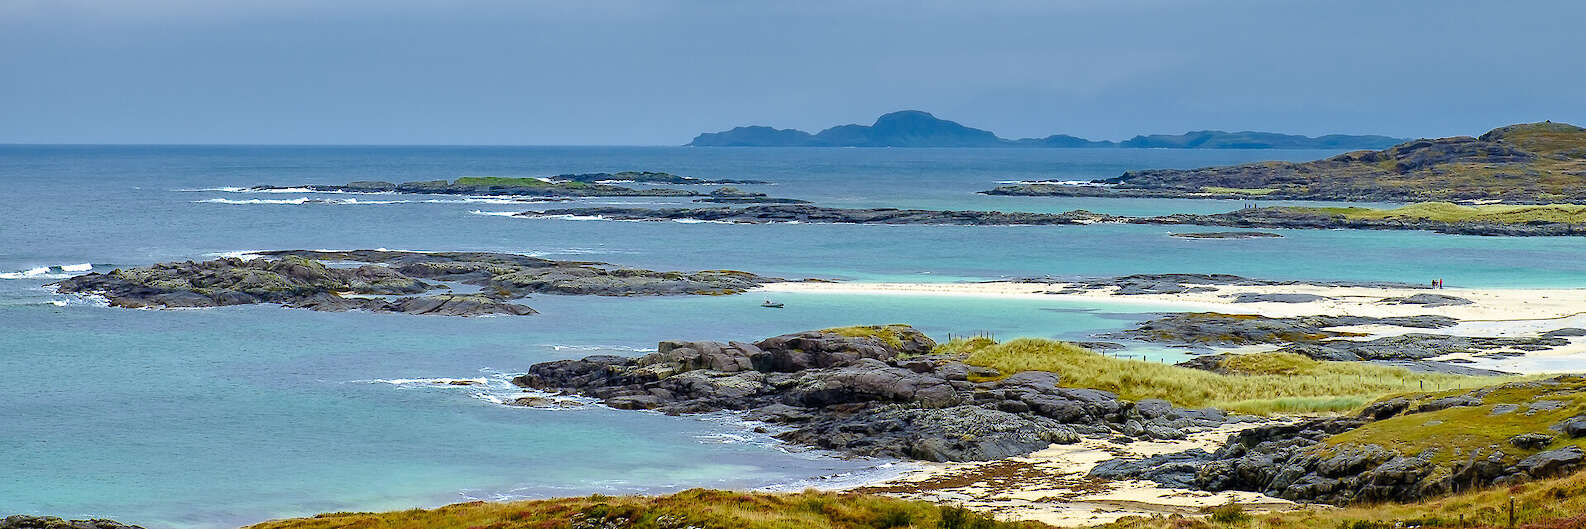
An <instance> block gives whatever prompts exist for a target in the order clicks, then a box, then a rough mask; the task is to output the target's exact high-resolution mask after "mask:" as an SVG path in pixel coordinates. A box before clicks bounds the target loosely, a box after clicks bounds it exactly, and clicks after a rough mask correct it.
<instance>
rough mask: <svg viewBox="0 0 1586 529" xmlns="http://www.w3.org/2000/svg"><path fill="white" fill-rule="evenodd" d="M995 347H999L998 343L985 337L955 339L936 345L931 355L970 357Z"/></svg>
mask: <svg viewBox="0 0 1586 529" xmlns="http://www.w3.org/2000/svg"><path fill="white" fill-rule="evenodd" d="M993 345H997V341H996V340H993V339H991V338H986V337H984V336H976V337H974V338H953V339H952V340H948V341H946V342H942V343H939V344H936V347H935V348H932V349H931V353H932V354H939V355H968V354H974V352H975V351H979V350H981V349H985V348H987V347H991V346H993Z"/></svg>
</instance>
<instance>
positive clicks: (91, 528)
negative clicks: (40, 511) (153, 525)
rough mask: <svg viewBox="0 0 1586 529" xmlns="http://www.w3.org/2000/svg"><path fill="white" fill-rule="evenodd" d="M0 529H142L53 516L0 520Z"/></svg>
mask: <svg viewBox="0 0 1586 529" xmlns="http://www.w3.org/2000/svg"><path fill="white" fill-rule="evenodd" d="M0 529H143V528H142V527H140V526H136V525H127V524H123V523H121V522H117V521H115V520H106V519H103V518H93V519H88V520H63V519H60V518H57V517H54V516H28V515H25V514H18V515H14V516H7V517H5V518H0Z"/></svg>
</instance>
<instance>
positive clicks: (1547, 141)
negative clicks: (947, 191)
mask: <svg viewBox="0 0 1586 529" xmlns="http://www.w3.org/2000/svg"><path fill="white" fill-rule="evenodd" d="M1092 184H1093V185H1083V186H1077V185H1063V184H1050V183H1037V184H1018V185H1008V186H1002V187H998V188H996V189H993V190H990V191H986V192H985V193H987V194H992V195H1026V196H1121V197H1163V198H1268V199H1307V200H1358V201H1391V202H1434V201H1443V202H1467V203H1479V202H1482V201H1500V202H1506V203H1518V204H1552V203H1569V202H1574V203H1580V202H1586V129H1583V128H1581V127H1577V126H1574V125H1569V124H1564V123H1552V122H1544V123H1529V124H1519V125H1510V126H1506V127H1500V128H1497V129H1493V130H1492V131H1489V132H1487V133H1486V134H1482V135H1481V136H1480V137H1476V138H1472V137H1468V136H1460V137H1452V138H1439V139H1420V140H1413V141H1408V142H1404V143H1401V144H1398V145H1394V146H1392V147H1389V148H1386V149H1383V150H1377V151H1370V150H1367V151H1354V152H1349V153H1345V154H1340V155H1337V156H1334V157H1331V158H1326V159H1322V160H1315V161H1310V162H1278V161H1268V162H1258V163H1249V164H1242V165H1233V166H1225V167H1207V168H1200V169H1150V170H1142V171H1129V172H1126V173H1124V174H1122V175H1120V176H1117V177H1114V178H1107V179H1100V180H1096V181H1094V182H1092ZM1094 184H1104V185H1102V186H1098V185H1094Z"/></svg>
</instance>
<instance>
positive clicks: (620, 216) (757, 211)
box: [518, 205, 1118, 225]
mask: <svg viewBox="0 0 1586 529" xmlns="http://www.w3.org/2000/svg"><path fill="white" fill-rule="evenodd" d="M570 215H571V216H579V217H590V216H594V217H600V218H604V219H610V220H699V221H709V222H729V223H734V224H777V223H792V222H796V223H802V224H811V223H820V224H956V225H1016V224H1029V225H1072V224H1092V223H1095V222H1112V221H1115V220H1117V219H1118V217H1113V216H1111V215H1102V214H1098V213H1091V212H1088V211H1070V212H1068V213H1058V214H1050V213H1017V212H1015V213H1004V212H1000V211H937V210H925V209H893V208H874V209H843V208H827V207H820V206H809V205H762V206H749V207H744V208H729V207H712V208H669V209H646V208H618V207H589V208H561V209H548V210H544V211H525V212H523V213H519V214H518V216H522V217H565V216H570Z"/></svg>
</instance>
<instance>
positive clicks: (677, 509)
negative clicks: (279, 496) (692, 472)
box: [247, 489, 1051, 529]
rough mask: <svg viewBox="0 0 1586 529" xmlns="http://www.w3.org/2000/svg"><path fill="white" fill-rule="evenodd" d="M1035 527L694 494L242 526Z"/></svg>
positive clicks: (954, 513) (883, 505) (875, 504)
mask: <svg viewBox="0 0 1586 529" xmlns="http://www.w3.org/2000/svg"><path fill="white" fill-rule="evenodd" d="M688 527H692V528H702V529H703V528H711V529H715V528H720V529H727V528H733V529H861V528H863V529H890V528H921V529H923V528H940V529H1038V528H1049V527H1051V526H1048V525H1046V524H1041V523H1036V522H998V521H995V520H993V519H991V518H988V517H986V516H984V515H981V514H978V513H974V512H971V511H968V510H965V509H962V508H958V507H952V506H942V505H935V504H931V503H926V502H921V501H906V500H900V499H896V498H888V497H884V496H874V495H865V494H851V493H834V492H816V491H806V492H801V493H792V494H788V493H784V494H773V493H755V492H729V491H719V490H705V489H692V490H686V491H683V492H679V493H676V494H671V495H666V496H620V497H613V496H600V495H596V496H587V497H580V498H559V499H551V500H537V501H522V502H510V503H486V502H472V503H459V504H456V505H448V506H445V507H441V508H438V509H412V510H406V511H392V512H384V513H331V514H321V515H318V516H314V517H310V518H294V519H287V520H275V521H270V522H265V523H261V524H258V525H253V526H250V527H248V528H247V529H339V528H355V529H585V528H589V529H597V528H613V529H683V528H688Z"/></svg>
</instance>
